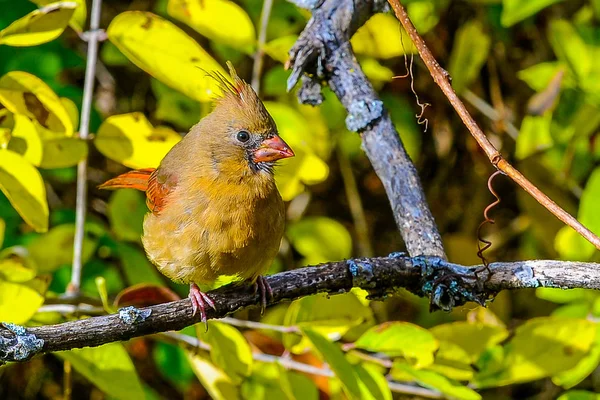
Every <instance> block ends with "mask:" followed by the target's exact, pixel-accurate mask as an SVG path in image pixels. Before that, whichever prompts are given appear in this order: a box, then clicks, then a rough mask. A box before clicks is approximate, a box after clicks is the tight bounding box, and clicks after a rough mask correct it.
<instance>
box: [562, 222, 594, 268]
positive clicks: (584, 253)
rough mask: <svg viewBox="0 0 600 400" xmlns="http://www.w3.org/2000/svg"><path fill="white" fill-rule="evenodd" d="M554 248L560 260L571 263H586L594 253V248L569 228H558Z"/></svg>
mask: <svg viewBox="0 0 600 400" xmlns="http://www.w3.org/2000/svg"><path fill="white" fill-rule="evenodd" d="M554 248H555V249H556V251H557V252H558V254H560V258H562V259H563V260H571V261H587V260H589V259H590V258H591V257H592V256H593V255H594V254H595V253H596V247H595V246H594V245H593V244H591V243H590V242H588V241H587V240H586V239H585V238H583V237H582V236H581V235H580V234H579V233H577V232H576V231H575V230H574V229H573V228H571V227H570V226H563V227H562V228H560V230H559V231H558V233H557V234H556V236H555V237H554Z"/></svg>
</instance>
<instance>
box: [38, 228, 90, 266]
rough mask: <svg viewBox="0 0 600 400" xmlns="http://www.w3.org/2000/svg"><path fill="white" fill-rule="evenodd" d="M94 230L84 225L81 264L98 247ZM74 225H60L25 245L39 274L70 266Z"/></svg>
mask: <svg viewBox="0 0 600 400" xmlns="http://www.w3.org/2000/svg"><path fill="white" fill-rule="evenodd" d="M94 233H95V228H94V226H93V225H92V224H90V223H88V224H86V235H85V236H84V239H83V252H82V262H83V263H84V264H85V263H86V262H87V261H88V260H89V259H90V258H91V257H92V255H93V254H94V252H95V250H96V246H97V245H98V238H97V237H95V235H94ZM74 237H75V225H74V224H62V225H58V226H55V227H54V228H52V229H50V231H48V232H47V233H45V234H43V235H40V236H38V237H36V238H35V239H33V240H32V241H31V242H29V243H28V244H27V250H28V251H29V254H30V255H31V258H32V259H33V261H34V262H35V263H36V265H37V267H38V269H39V270H40V271H41V272H54V271H55V270H56V269H57V268H58V267H60V266H62V265H70V264H71V262H72V261H73V239H74Z"/></svg>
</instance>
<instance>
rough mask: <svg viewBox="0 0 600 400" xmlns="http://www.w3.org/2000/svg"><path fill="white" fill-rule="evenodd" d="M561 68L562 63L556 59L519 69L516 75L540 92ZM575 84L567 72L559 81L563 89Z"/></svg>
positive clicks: (562, 67)
mask: <svg viewBox="0 0 600 400" xmlns="http://www.w3.org/2000/svg"><path fill="white" fill-rule="evenodd" d="M561 69H562V70H564V65H563V64H562V63H560V62H558V61H552V62H543V63H539V64H535V65H532V66H531V67H529V68H525V69H523V70H521V71H519V72H518V73H517V76H518V77H519V79H521V80H522V81H524V82H525V83H527V85H529V87H530V88H532V89H533V90H535V91H536V92H542V91H544V90H545V89H546V88H547V87H548V86H549V85H550V82H552V79H553V78H554V77H556V75H557V74H558V73H559V72H560V70H561ZM575 85H576V82H575V81H574V80H573V78H571V77H570V76H569V75H568V74H567V75H566V76H565V77H564V78H563V79H562V81H561V88H563V89H564V88H572V87H575Z"/></svg>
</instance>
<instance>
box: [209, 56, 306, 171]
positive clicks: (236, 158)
mask: <svg viewBox="0 0 600 400" xmlns="http://www.w3.org/2000/svg"><path fill="white" fill-rule="evenodd" d="M227 66H228V67H229V73H230V75H231V80H228V79H227V78H225V77H224V76H223V75H221V74H219V73H211V74H210V75H211V76H212V77H213V78H214V79H216V80H217V82H218V83H219V86H220V87H221V91H222V94H221V96H220V97H218V98H217V99H216V105H215V109H214V110H213V112H212V113H211V114H210V116H209V117H207V119H209V121H210V124H209V125H207V126H210V129H211V131H212V133H213V134H212V135H211V136H212V137H213V138H214V140H213V142H212V143H211V157H212V158H213V162H214V163H216V164H218V165H216V167H218V166H219V165H221V166H228V167H230V168H235V167H236V166H238V167H243V168H247V170H248V171H251V172H252V173H261V172H266V173H269V174H272V171H273V165H274V164H275V162H276V161H277V160H281V159H284V158H288V157H293V156H294V152H293V151H292V149H291V148H290V147H289V146H288V145H287V144H286V143H285V142H284V141H283V139H282V138H281V137H280V136H279V134H278V132H277V126H276V125H275V121H273V118H272V117H271V115H269V113H268V111H267V110H266V108H265V106H264V105H263V103H262V101H261V100H260V99H259V98H258V96H257V94H256V92H254V90H253V89H252V87H251V86H250V85H248V84H247V83H246V82H244V81H243V80H242V79H241V78H240V77H238V75H237V73H236V72H235V70H234V68H233V66H232V65H231V63H229V62H228V63H227ZM207 122H208V121H207ZM215 133H216V134H215Z"/></svg>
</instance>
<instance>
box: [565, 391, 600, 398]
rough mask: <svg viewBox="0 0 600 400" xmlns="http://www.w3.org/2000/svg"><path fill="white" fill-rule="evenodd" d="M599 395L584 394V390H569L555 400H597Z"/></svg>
mask: <svg viewBox="0 0 600 400" xmlns="http://www.w3.org/2000/svg"><path fill="white" fill-rule="evenodd" d="M598 399H600V394H596V393H592V392H586V391H585V390H569V391H568V392H565V393H563V394H561V395H560V396H559V397H557V399H556V400H598Z"/></svg>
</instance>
